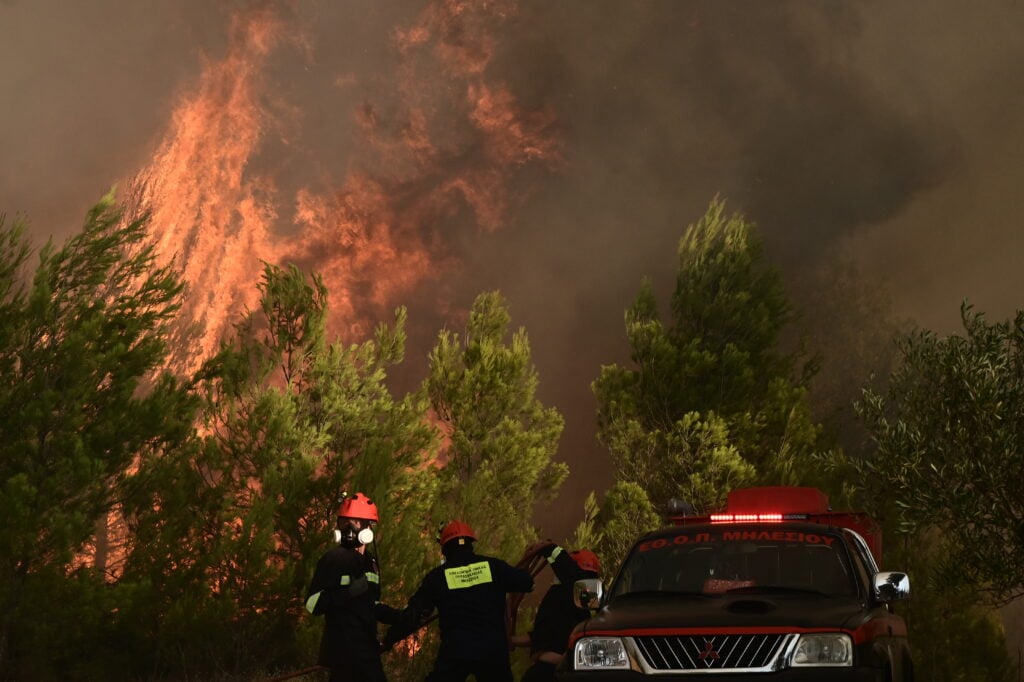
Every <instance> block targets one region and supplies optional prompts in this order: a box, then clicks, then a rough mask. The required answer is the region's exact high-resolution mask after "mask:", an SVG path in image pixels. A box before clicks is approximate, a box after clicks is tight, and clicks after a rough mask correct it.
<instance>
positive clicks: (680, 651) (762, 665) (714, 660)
mask: <svg viewBox="0 0 1024 682" xmlns="http://www.w3.org/2000/svg"><path fill="white" fill-rule="evenodd" d="M786 639H787V635H680V636H664V635H659V636H646V637H634V638H633V641H634V642H635V643H636V646H637V649H638V650H639V652H640V654H641V655H642V656H643V657H644V659H645V660H646V663H647V664H648V666H649V667H650V668H651V671H652V672H662V671H664V672H669V671H683V672H685V671H701V670H733V671H739V670H744V671H748V672H754V671H762V672H769V671H771V670H773V669H774V663H775V660H776V658H778V655H779V652H780V651H781V650H782V648H783V645H784V644H785V642H786Z"/></svg>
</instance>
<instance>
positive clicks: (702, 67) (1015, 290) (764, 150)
mask: <svg viewBox="0 0 1024 682" xmlns="http://www.w3.org/2000/svg"><path fill="white" fill-rule="evenodd" d="M245 4H246V3H242V2H221V3H211V2H203V1H200V0H187V1H185V2H170V1H169V0H168V1H165V2H159V1H156V0H149V1H147V2H140V3H124V2H114V1H113V0H105V1H104V0H96V1H95V2H90V3H66V2H57V1H56V0H51V1H49V2H47V1H45V0H44V1H38V0H36V1H33V2H28V1H27V0H20V1H12V0H0V29H2V32H3V35H4V38H3V40H0V93H2V96H3V102H4V107H3V110H2V111H0V211H4V212H6V213H7V214H8V218H10V217H11V216H12V215H14V214H16V213H19V214H22V215H25V216H27V217H28V219H29V220H30V221H31V226H32V232H33V235H34V236H35V238H36V240H37V242H41V241H43V240H45V239H46V238H48V237H49V236H51V235H52V236H54V237H55V238H57V239H61V238H63V237H64V236H66V235H67V234H69V233H71V232H72V231H73V230H74V229H75V228H76V226H77V225H78V224H79V223H80V218H81V216H82V215H83V214H84V211H85V210H86V208H87V207H88V206H89V205H91V204H92V203H93V202H95V200H96V199H97V198H98V197H99V196H101V195H102V194H103V193H104V192H105V191H106V190H107V189H108V188H109V187H110V186H111V185H113V184H115V183H121V182H124V180H125V179H126V178H129V177H131V176H132V174H133V173H134V172H136V171H137V170H138V169H139V168H140V167H141V166H143V165H144V164H145V163H146V160H147V159H148V158H149V157H150V156H151V155H152V153H153V151H154V149H155V147H156V145H157V144H158V142H159V139H160V136H161V134H162V133H163V131H164V130H165V129H166V128H167V125H168V116H169V114H170V111H171V110H172V108H173V106H174V103H175V101H176V100H177V98H178V97H179V96H180V94H181V93H182V92H183V91H186V90H187V89H188V88H189V86H190V84H191V83H194V82H195V80H196V78H197V77H198V73H199V70H200V69H201V68H202V65H203V62H204V59H215V58H216V56H217V55H218V54H219V53H220V51H222V50H223V49H224V46H225V41H226V38H225V31H226V24H227V17H228V16H229V14H230V13H231V11H232V10H234V9H237V8H238V7H241V6H244V5H245ZM428 4H429V3H427V2H425V1H421V2H386V3H381V2H370V1H368V0H366V1H363V0H359V1H357V0H345V1H332V2H326V1H325V0H324V1H320V2H316V1H313V0H301V1H297V2H292V3H287V4H282V6H283V7H286V8H287V10H286V11H287V12H288V13H289V15H290V17H291V18H292V20H293V21H294V22H295V25H296V26H299V27H301V28H302V30H303V32H304V35H305V36H306V38H305V39H301V40H299V39H297V40H296V41H295V42H294V43H293V44H291V45H290V46H289V47H288V49H283V50H281V51H280V52H279V53H278V54H277V55H276V56H275V58H274V59H273V60H271V61H270V62H269V63H268V65H267V70H268V72H267V74H266V77H267V78H268V79H269V80H271V81H272V82H273V83H275V84H276V85H275V88H274V89H273V90H272V92H274V93H275V97H273V98H271V99H272V101H269V102H268V103H267V106H268V107H270V108H274V107H279V108H280V111H281V117H280V118H281V120H284V121H287V122H288V125H289V126H291V127H288V128H287V129H286V130H285V131H284V132H283V133H282V139H285V138H287V139H289V140H291V141H293V142H294V144H290V145H289V146H288V148H287V150H284V149H283V148H282V149H275V148H274V147H273V145H272V144H271V145H269V146H268V147H267V148H266V149H265V150H264V151H263V152H262V153H261V155H260V156H259V157H258V158H255V159H253V160H252V163H253V164H254V165H261V166H264V167H275V168H277V172H276V176H277V177H278V178H280V182H282V183H284V184H287V183H294V184H295V185H296V186H299V185H301V184H304V183H307V182H309V181H310V179H311V178H315V177H318V175H319V174H321V173H323V172H325V170H331V171H334V172H337V171H338V170H340V169H343V168H348V167H351V166H352V164H357V163H362V164H364V166H366V165H367V164H368V165H369V166H368V167H370V168H371V169H373V168H372V164H373V163H374V161H373V159H372V158H369V157H367V156H365V155H361V154H360V152H361V149H362V148H361V146H360V145H361V143H360V141H359V138H358V135H356V134H354V132H353V131H354V127H355V124H354V123H353V120H354V115H353V112H354V111H356V110H357V109H359V108H360V107H367V106H372V107H373V110H372V112H370V113H372V115H374V116H376V117H378V118H379V119H380V120H387V119H388V118H389V115H390V113H392V112H391V111H390V110H389V107H391V106H393V104H394V102H395V98H394V96H393V95H394V88H395V87H396V86H395V82H396V71H395V70H396V69H398V68H400V62H399V60H398V59H397V57H396V54H395V51H394V49H393V43H392V37H393V31H394V29H395V28H396V27H397V26H401V25H408V24H411V23H412V22H413V21H414V20H415V19H416V17H417V16H418V15H419V14H420V12H421V11H423V9H424V8H425V7H427V6H428ZM471 28H472V27H468V28H467V29H466V30H470V29H471ZM496 35H497V37H498V39H499V40H498V41H497V43H496V48H495V49H496V52H495V55H494V57H493V59H492V60H491V62H490V63H489V65H488V67H487V68H488V69H489V70H490V71H491V73H492V74H493V77H494V78H495V79H497V80H500V81H501V82H503V83H507V84H508V86H509V88H510V89H511V91H512V92H513V93H514V94H515V96H516V98H517V99H518V101H519V103H521V104H522V105H523V106H525V107H527V108H531V109H535V110H538V111H546V112H550V113H551V115H552V116H553V118H554V120H555V125H554V129H553V132H552V134H554V135H556V136H557V137H558V138H559V139H560V140H561V145H562V147H561V148H562V150H563V157H564V158H563V163H562V164H561V165H560V166H559V167H558V168H557V169H550V168H545V169H537V170H536V171H530V172H526V173H523V174H521V175H518V176H516V177H515V178H514V179H513V180H511V181H510V185H509V187H508V191H509V192H510V193H513V194H515V195H516V196H519V197H523V200H522V201H521V202H519V203H517V204H515V205H514V209H513V210H512V212H511V213H510V214H509V215H508V216H506V221H505V224H504V225H503V226H502V227H501V228H500V229H496V230H484V229H474V227H473V226H472V225H469V224H468V223H469V222H471V221H468V220H467V219H465V218H461V219H459V220H455V221H454V222H459V223H466V224H459V225H446V226H443V227H441V228H438V234H439V235H440V237H439V238H440V239H443V240H444V248H446V249H449V250H450V251H451V253H452V254H453V255H454V256H456V257H457V258H458V260H459V262H460V264H461V265H460V267H459V268H457V269H456V270H454V271H450V272H447V273H446V274H445V276H444V278H443V281H436V282H428V283H425V284H424V286H422V287H420V288H418V289H417V290H416V291H415V292H413V293H412V294H410V295H409V296H408V297H407V300H406V301H404V303H406V304H407V305H408V306H409V314H410V322H411V324H412V330H411V331H412V333H411V343H410V348H409V352H408V353H407V358H408V359H407V360H406V364H407V365H409V366H410V368H411V369H410V370H409V372H410V374H411V375H412V376H413V378H410V379H409V381H410V382H412V381H414V380H415V379H416V378H418V377H419V376H421V375H422V372H423V370H424V367H425V362H426V353H427V350H428V348H429V344H430V342H431V340H432V337H433V335H434V334H436V331H437V329H438V328H439V326H440V325H442V324H457V322H454V321H453V318H452V317H451V315H452V314H453V311H454V312H457V311H458V310H460V309H461V310H464V309H465V308H466V307H468V305H469V304H470V303H471V302H472V299H473V297H474V296H475V295H476V294H477V293H479V292H480V291H483V290H489V289H499V290H501V291H502V293H503V294H504V295H505V296H506V298H507V299H508V302H509V306H510V312H511V314H512V318H513V324H514V325H515V326H523V327H525V328H526V330H527V332H528V333H529V335H530V339H531V344H532V348H533V353H534V360H535V363H536V365H537V369H538V371H539V373H540V379H541V397H542V399H543V400H545V401H546V402H548V403H550V404H553V405H555V406H556V407H557V408H558V409H559V410H560V411H561V412H562V414H563V415H564V416H565V418H566V432H565V435H564V437H563V441H562V446H561V451H560V457H561V458H563V459H565V460H566V461H567V462H569V464H570V466H571V468H572V470H573V474H572V476H571V477H570V480H569V481H568V483H567V484H566V487H565V488H564V495H563V497H564V498H566V499H569V500H571V502H570V504H571V505H572V507H573V508H577V505H578V500H579V499H580V498H581V497H582V496H583V495H584V494H585V493H586V492H587V491H589V490H591V489H595V488H598V489H599V488H600V487H601V486H603V485H605V484H606V483H607V482H608V478H609V474H608V459H607V455H606V454H604V452H603V451H602V449H601V448H600V446H598V445H597V444H596V443H595V442H594V436H593V431H594V411H595V409H596V404H595V402H594V399H593V396H592V394H591V392H590V383H591V382H592V381H593V380H594V379H595V378H596V376H597V375H598V372H599V370H600V366H601V365H602V364H609V363H614V362H620V363H621V362H625V361H627V360H628V348H627V347H626V344H625V340H624V333H623V311H624V309H625V308H626V306H628V305H629V303H630V302H631V300H632V299H633V297H634V296H635V295H636V292H637V290H638V287H639V285H640V281H641V279H642V278H643V277H650V278H652V280H653V282H654V284H655V289H656V291H658V292H659V295H661V296H662V297H663V298H664V297H667V295H668V292H669V291H670V290H671V286H672V283H673V278H674V275H675V266H676V256H675V250H676V245H677V242H678V239H679V237H680V236H681V234H682V232H683V230H684V229H685V227H686V225H687V224H689V223H691V222H693V221H694V220H696V219H697V218H698V217H699V216H700V215H701V214H702V213H703V211H704V209H705V208H706V206H707V204H708V202H709V201H710V200H711V198H712V197H714V196H716V195H720V196H722V197H724V198H725V199H726V201H727V203H728V205H729V206H730V207H731V208H734V209H736V210H739V211H742V212H743V213H744V214H745V215H746V216H747V217H748V218H750V219H751V220H752V221H754V222H755V223H756V224H757V225H758V226H759V228H760V230H761V234H762V236H763V238H764V241H765V244H766V250H767V253H768V254H769V256H770V257H771V259H772V260H773V262H775V263H776V264H778V265H779V267H781V268H782V269H783V271H784V273H785V275H786V276H787V278H788V280H789V281H791V282H794V283H798V282H801V281H802V279H801V278H802V277H803V276H804V275H806V274H807V273H808V272H810V271H812V270H814V269H816V268H819V267H820V266H821V265H822V264H823V263H828V262H829V261H830V259H833V258H835V257H836V256H837V254H843V255H844V256H845V257H847V258H851V259H853V260H854V261H855V262H856V263H857V264H858V266H859V268H860V270H859V271H860V273H861V274H862V276H863V277H864V278H865V279H866V280H870V281H872V282H880V281H884V282H886V283H887V285H888V286H889V287H891V293H892V300H893V305H894V307H895V311H896V312H897V313H898V314H900V315H904V316H907V317H910V318H911V319H913V320H915V321H916V322H917V323H919V324H921V325H924V326H928V327H931V328H936V329H939V330H941V331H949V330H953V329H955V326H956V320H957V312H958V308H959V304H960V301H961V300H963V299H965V298H967V299H970V300H971V301H973V302H974V303H975V304H976V305H977V306H978V307H979V308H981V309H983V310H986V311H988V312H989V313H990V315H991V316H992V317H997V318H999V317H1005V316H1006V315H1008V314H1010V313H1011V312H1012V311H1013V310H1015V309H1017V308H1020V307H1022V305H1021V298H1022V297H1024V287H1022V284H1024V275H1022V274H1021V268H1020V266H1019V262H1020V260H1021V255H1022V253H1024V248H1022V247H1024V238H1022V236H1021V230H1020V229H1019V224H1020V221H1019V218H1018V211H1019V206H1020V203H1021V200H1020V187H1021V180H1022V174H1024V171H1022V169H1024V69H1022V68H1021V66H1022V64H1024V41H1022V40H1021V39H1020V36H1021V35H1024V4H1022V3H1020V2H1019V1H1018V0H979V1H976V2H972V3H962V2H955V1H953V0H912V1H908V2H901V3H892V2H886V1H882V0H864V1H861V2H838V1H835V0H827V1H821V2H810V1H804V2H796V1H792V2H773V3H766V2H740V1H735V2H723V1H721V0H713V1H712V0H708V1H702V2H697V1H691V0H645V1H643V2H627V1H626V0H618V1H611V0H559V1H557V2H550V1H548V0H523V1H522V2H521V3H520V4H519V6H518V11H517V12H515V13H512V14H511V15H510V16H509V17H508V18H507V19H505V20H504V21H503V22H502V23H501V24H500V27H499V28H498V29H497V33H496ZM349 76H350V77H351V79H352V82H354V83H358V87H354V88H346V87H331V86H330V83H334V84H337V83H338V82H339V81H344V80H345V79H346V78H348V77H349ZM442 94H443V93H438V100H437V101H438V102H439V106H440V103H442V102H443V101H444V100H443V98H442V97H440V95H442ZM292 108H294V109H292ZM364 113H365V112H364ZM442 113H443V112H442ZM440 120H443V116H442V117H440ZM445 132H446V131H443V130H442V131H441V133H442V134H443V133H445ZM447 132H448V134H450V135H452V136H457V135H459V134H460V133H459V131H458V130H457V129H455V128H454V127H453V128H452V130H451V131H447ZM464 147H465V149H466V152H465V153H466V154H472V153H473V147H472V145H471V144H469V145H464ZM373 170H376V171H379V172H386V171H388V170H394V169H387V168H377V169H373ZM440 291H443V292H444V295H445V297H446V298H447V300H448V304H447V305H445V306H443V309H440V308H438V306H437V299H438V292H440ZM797 297H798V298H799V292H797ZM542 511H543V510H542ZM555 516H560V517H562V518H566V517H574V514H572V513H569V512H564V513H560V514H558V515H555ZM537 523H538V525H540V526H541V527H542V528H544V529H545V530H548V531H550V532H552V533H561V532H566V531H567V530H568V529H567V528H565V527H563V526H560V525H559V524H558V522H552V521H550V519H548V518H545V515H544V514H543V513H542V514H540V515H539V517H538V519H537Z"/></svg>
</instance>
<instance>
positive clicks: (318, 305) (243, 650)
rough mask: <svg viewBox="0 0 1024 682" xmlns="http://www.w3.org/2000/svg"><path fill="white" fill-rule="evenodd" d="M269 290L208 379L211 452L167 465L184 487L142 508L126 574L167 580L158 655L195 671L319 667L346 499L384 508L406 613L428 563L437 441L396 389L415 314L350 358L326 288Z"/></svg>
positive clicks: (392, 582)
mask: <svg viewBox="0 0 1024 682" xmlns="http://www.w3.org/2000/svg"><path fill="white" fill-rule="evenodd" d="M260 293H261V299H260V300H261V306H260V309H259V310H258V311H253V312H251V313H249V314H248V315H247V316H246V317H245V318H244V319H243V320H242V321H241V322H240V323H239V324H238V325H237V327H236V333H235V335H234V337H233V338H231V339H229V340H228V341H227V342H226V343H225V344H224V345H223V347H222V349H221V351H220V352H219V353H218V355H217V356H216V357H215V358H213V359H211V360H210V361H209V362H207V363H206V364H205V365H204V368H203V370H202V372H201V377H200V386H201V388H202V391H203V394H204V395H205V397H206V408H205V410H204V415H205V422H204V426H203V430H204V433H205V434H207V435H206V436H205V438H204V442H203V443H202V445H201V447H200V448H197V449H194V450H192V451H191V452H188V451H185V452H181V453H179V456H178V457H177V459H176V460H175V461H174V462H164V463H163V466H166V467H173V468H175V469H176V470H177V475H175V476H155V477H154V480H161V481H165V482H167V483H168V484H169V485H170V487H168V488H166V489H164V490H157V491H156V495H157V497H156V498H154V499H152V500H149V501H148V502H146V503H144V504H139V505H138V507H137V510H138V534H139V538H140V540H141V539H142V538H143V537H144V538H145V539H146V541H145V543H141V542H140V544H139V545H138V546H137V552H136V554H135V555H134V556H133V560H134V563H133V564H132V565H133V566H135V567H137V570H138V571H139V572H140V574H141V575H147V576H150V578H149V579H150V581H151V582H154V583H159V584H160V587H159V592H160V595H159V596H160V599H161V600H163V601H164V604H165V606H164V607H163V608H162V609H161V610H160V614H159V616H160V618H161V624H160V630H159V633H158V636H159V637H160V638H161V650H162V651H166V652H167V653H168V654H172V653H173V654H174V655H175V656H176V657H179V658H181V659H182V660H189V661H190V662H191V663H192V665H195V666H201V667H199V669H198V670H196V669H194V670H192V671H191V672H192V673H193V674H196V673H203V674H210V673H212V672H214V671H215V670H218V669H226V670H231V671H237V672H252V671H255V670H263V669H274V668H282V667H294V666H296V665H298V664H308V663H310V662H311V661H312V660H313V659H314V656H315V643H316V642H317V641H318V639H319V632H320V629H321V627H322V623H321V622H319V620H316V621H314V619H311V618H308V616H306V615H305V613H304V610H303V608H302V605H303V600H304V594H305V590H306V588H307V586H308V581H309V579H310V577H311V575H312V571H313V567H314V566H315V564H316V561H317V560H318V559H319V557H320V555H321V554H322V553H323V552H324V551H325V550H326V549H327V548H328V547H329V546H330V543H331V542H332V539H331V538H332V531H333V527H334V523H335V521H334V519H335V512H336V510H337V505H338V498H339V495H340V494H341V493H342V492H345V491H348V492H356V491H361V492H363V493H365V494H367V495H368V496H370V497H371V499H373V500H374V501H375V502H376V503H377V505H378V508H379V510H380V513H381V517H382V518H381V523H380V526H379V529H378V530H379V536H380V538H381V542H380V543H379V545H380V547H379V549H380V555H381V563H382V571H381V574H382V580H383V587H384V588H385V590H386V598H388V599H393V600H394V601H396V602H397V601H404V597H405V596H407V595H404V594H401V595H399V594H397V593H398V591H399V590H401V589H408V585H409V584H411V583H412V582H413V581H414V580H416V579H418V577H419V575H420V574H421V572H422V569H423V556H424V555H425V554H426V547H425V544H426V543H425V541H424V540H423V538H422V536H421V532H420V530H421V528H422V524H423V517H424V515H425V513H426V512H425V510H426V508H428V507H429V506H430V504H431V502H432V500H433V490H434V487H435V486H434V483H433V480H432V476H431V475H430V472H429V470H428V468H427V461H428V459H429V458H430V457H431V456H432V453H433V449H434V447H435V432H434V429H433V428H432V427H431V426H430V424H429V423H428V422H427V420H426V418H425V411H426V403H425V399H424V397H423V396H422V395H417V394H414V395H410V396H406V397H404V398H401V399H395V398H394V397H393V396H392V395H391V393H390V391H389V389H388V388H387V386H386V379H387V369H388V368H389V367H390V366H392V365H394V364H395V363H397V362H400V361H401V360H402V358H403V353H404V343H405V336H404V322H405V311H404V310H399V311H398V312H397V314H396V319H395V324H394V326H393V327H389V326H386V325H381V326H379V327H378V329H377V331H376V335H375V338H374V339H373V340H370V341H365V342H363V343H360V344H353V345H350V346H344V345H342V344H340V343H334V344H332V343H328V341H327V335H326V319H327V316H328V305H327V290H326V287H325V286H324V284H323V282H322V280H321V279H320V277H319V276H316V275H312V276H309V277H307V276H306V275H304V274H303V273H302V272H300V271H299V270H298V269H297V268H295V267H291V268H287V269H286V268H280V267H276V266H271V265H267V266H266V267H265V270H264V276H263V280H262V282H261V283H260ZM175 482H177V483H175ZM181 485H185V486H188V488H187V489H184V490H183V489H182V488H181ZM179 503H180V504H183V505H184V509H181V508H178V507H174V509H175V511H174V513H173V514H163V513H160V511H158V510H164V509H168V508H171V506H172V504H179ZM147 509H148V510H150V511H149V513H147V511H146V510H147ZM185 519H188V521H186V520H185ZM175 543H177V546H176V547H175V546H174V544H175ZM399 546H401V547H402V549H403V550H404V551H399V550H398V548H399ZM417 547H419V548H420V549H419V550H418V551H417V549H416V548H417ZM156 548H161V549H160V551H159V552H155V551H154V549H156ZM196 633H199V634H200V636H198V637H197V636H196ZM211 652H215V653H212V654H211ZM175 663H176V662H172V661H168V660H161V661H157V662H156V665H158V666H159V667H161V668H168V667H173V665H174V664H175Z"/></svg>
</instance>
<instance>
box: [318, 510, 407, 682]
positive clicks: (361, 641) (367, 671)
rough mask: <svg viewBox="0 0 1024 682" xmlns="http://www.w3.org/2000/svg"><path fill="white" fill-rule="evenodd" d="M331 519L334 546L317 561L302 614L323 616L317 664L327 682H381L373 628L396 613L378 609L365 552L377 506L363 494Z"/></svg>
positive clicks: (373, 564) (373, 569)
mask: <svg viewBox="0 0 1024 682" xmlns="http://www.w3.org/2000/svg"><path fill="white" fill-rule="evenodd" d="M337 516H338V520H337V530H336V531H335V539H336V540H337V541H338V545H337V546H336V547H333V548H332V549H330V550H328V551H327V552H326V553H325V554H324V555H323V556H322V557H320V561H319V562H317V565H316V571H315V572H314V573H313V580H312V581H311V582H310V585H309V596H308V597H307V598H306V610H307V611H309V612H310V613H312V614H313V615H317V616H324V632H323V637H322V638H321V640H320V655H319V658H318V659H317V663H318V664H319V665H322V666H325V667H327V668H330V670H331V675H330V682H348V681H352V682H356V681H359V682H384V681H385V680H386V679H387V678H386V677H385V676H384V669H383V668H382V667H381V662H380V656H381V647H380V643H379V641H378V639H377V623H378V622H384V623H391V622H394V620H395V617H396V616H397V613H398V612H397V611H396V610H394V609H391V608H389V607H387V606H385V605H384V604H381V603H380V601H379V600H380V577H379V575H378V568H377V560H376V557H375V556H374V555H373V554H372V553H370V552H367V551H366V549H367V545H369V544H370V543H372V542H373V540H374V532H373V529H374V527H375V526H376V525H377V521H378V515H377V505H376V504H374V503H373V501H372V500H371V499H370V498H368V497H367V496H366V495H364V494H363V493H356V494H355V495H351V496H349V495H345V496H343V497H342V501H341V505H340V506H339V508H338V514H337Z"/></svg>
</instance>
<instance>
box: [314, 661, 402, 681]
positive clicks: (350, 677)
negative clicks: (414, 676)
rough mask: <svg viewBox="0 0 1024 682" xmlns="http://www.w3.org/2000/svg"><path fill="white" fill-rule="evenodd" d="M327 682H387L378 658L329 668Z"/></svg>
mask: <svg viewBox="0 0 1024 682" xmlns="http://www.w3.org/2000/svg"><path fill="white" fill-rule="evenodd" d="M327 679H328V682H387V679H388V678H387V677H385V676H384V668H383V667H381V664H380V659H379V658H364V659H359V660H351V661H349V662H347V663H345V664H344V665H335V666H331V676H330V677H329V678H327Z"/></svg>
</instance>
